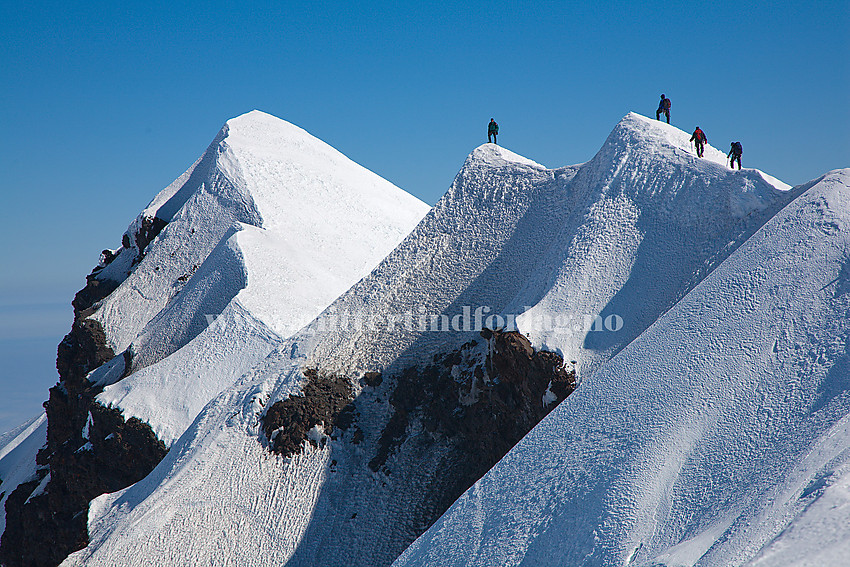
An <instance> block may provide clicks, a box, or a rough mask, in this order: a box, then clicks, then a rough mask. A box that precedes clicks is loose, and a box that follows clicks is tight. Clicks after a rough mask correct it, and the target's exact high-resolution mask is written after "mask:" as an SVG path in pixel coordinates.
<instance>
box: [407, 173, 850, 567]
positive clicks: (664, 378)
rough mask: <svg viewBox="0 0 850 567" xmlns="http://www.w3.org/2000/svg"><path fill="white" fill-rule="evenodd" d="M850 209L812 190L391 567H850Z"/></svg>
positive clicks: (833, 183)
mask: <svg viewBox="0 0 850 567" xmlns="http://www.w3.org/2000/svg"><path fill="white" fill-rule="evenodd" d="M848 201H850V170H841V171H835V172H832V173H830V174H828V175H826V176H825V177H824V178H822V179H821V180H818V181H817V182H816V183H814V184H813V186H811V187H809V188H808V189H807V190H806V192H805V193H803V194H802V195H801V196H799V197H798V198H797V199H796V200H795V201H794V202H792V203H791V204H789V205H788V206H787V207H785V208H784V210H782V211H781V212H780V213H779V214H777V215H776V216H775V217H774V218H773V219H772V220H770V221H769V222H768V223H767V224H766V225H765V226H764V227H762V229H761V230H759V231H758V232H757V233H756V234H755V235H754V236H752V237H751V238H750V239H749V240H748V241H747V242H746V243H744V244H743V245H742V246H741V247H740V248H738V250H736V251H735V252H734V253H733V254H732V256H731V257H730V258H728V259H727V260H726V261H724V262H723V263H722V264H721V265H720V266H719V267H718V268H717V269H716V270H715V271H714V272H713V273H711V274H710V275H709V276H708V277H707V278H705V279H704V280H703V281H702V282H701V283H700V284H699V285H698V286H697V287H696V288H695V289H694V290H692V291H691V292H690V293H688V294H687V295H686V296H685V297H684V298H683V299H682V300H681V301H679V302H678V303H677V304H676V305H675V306H674V307H673V308H672V309H670V310H669V311H668V312H667V313H665V314H664V315H663V316H662V317H661V318H660V319H659V320H658V321H657V322H656V323H654V324H653V325H652V326H651V327H650V328H649V329H648V330H647V331H646V332H644V333H642V334H641V335H640V336H639V337H638V338H637V339H636V340H635V341H634V342H632V343H631V344H630V345H628V346H627V347H626V348H625V349H624V350H623V351H622V352H620V353H619V354H618V355H617V356H615V357H614V358H613V359H611V360H610V361H608V362H607V363H606V364H604V365H602V367H601V368H600V369H599V370H598V371H597V372H596V373H595V374H593V376H592V377H591V378H590V379H589V380H586V381H585V382H584V383H583V384H582V386H581V387H580V388H579V389H578V390H577V391H576V392H575V393H574V394H573V395H572V396H570V397H569V398H568V399H567V400H566V401H565V402H564V403H562V404H561V405H560V406H559V407H558V408H557V409H556V410H554V411H553V412H552V413H551V414H549V416H547V417H546V418H545V419H544V421H543V422H541V423H540V424H539V425H538V426H537V427H536V428H535V429H534V430H532V432H531V433H530V434H529V435H527V436H526V437H525V438H524V439H523V440H522V441H521V442H520V443H519V444H518V445H517V446H516V447H514V449H513V450H511V451H510V452H509V453H508V455H507V456H506V457H505V458H504V459H502V461H501V462H500V463H498V464H497V465H496V467H494V468H493V469H492V470H491V471H490V472H489V473H488V474H487V475H485V477H484V478H483V479H481V480H480V481H479V482H478V483H477V484H476V485H475V486H474V487H473V488H471V489H470V490H469V491H467V493H466V494H464V495H463V496H462V497H461V498H460V499H459V500H458V501H457V502H455V504H454V505H453V506H452V507H451V508H450V509H449V511H448V512H447V513H446V514H445V515H444V516H443V517H442V518H441V519H440V520H438V522H437V523H436V524H435V525H434V526H432V527H431V529H430V530H429V531H428V532H426V534H424V535H423V536H422V537H421V538H419V540H417V542H416V543H414V544H413V545H412V546H411V547H410V548H408V549H407V551H406V552H405V553H404V554H403V555H402V557H401V558H399V559H398V560H397V561H396V562H395V563H394V565H397V566H399V567H401V566H409V565H469V566H472V565H588V566H591V565H645V566H649V565H665V566H670V567H673V566H684V565H687V566H690V565H695V564H699V565H702V566H712V565H717V566H723V565H741V564H754V565H795V564H796V565H814V564H821V565H826V564H835V565H838V564H843V563H844V562H846V557H847V556H846V551H847V549H848V543H847V542H848V541H850V523H848V522H847V518H848V494H847V478H848V476H847V467H848V465H850V428H849V427H850V395H848V376H850V375H849V374H848V369H850V359H848V354H847V352H848V351H847V347H848V339H850V293H848V292H850V271H849V270H848V265H850V264H848V262H850V256H848V250H850V248H849V247H848V227H850V207H848V205H847V203H848ZM833 561H837V562H833Z"/></svg>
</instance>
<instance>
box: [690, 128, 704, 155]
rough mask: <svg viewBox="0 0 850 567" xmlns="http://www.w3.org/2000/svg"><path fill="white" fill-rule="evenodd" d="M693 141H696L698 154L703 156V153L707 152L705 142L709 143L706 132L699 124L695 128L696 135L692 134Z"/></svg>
mask: <svg viewBox="0 0 850 567" xmlns="http://www.w3.org/2000/svg"><path fill="white" fill-rule="evenodd" d="M691 142H695V143H696V146H697V156H698V157H702V154H703V153H704V152H705V144H707V143H708V138H706V137H705V132H703V131H702V130H700V128H699V126H697V128H696V130H694V135H693V136H691Z"/></svg>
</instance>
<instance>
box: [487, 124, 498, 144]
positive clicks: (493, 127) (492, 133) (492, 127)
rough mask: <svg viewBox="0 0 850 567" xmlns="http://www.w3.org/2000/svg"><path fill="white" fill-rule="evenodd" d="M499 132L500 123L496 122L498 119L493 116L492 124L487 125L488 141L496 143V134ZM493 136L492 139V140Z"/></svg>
mask: <svg viewBox="0 0 850 567" xmlns="http://www.w3.org/2000/svg"><path fill="white" fill-rule="evenodd" d="M498 133H499V125H498V124H496V121H495V120H493V119H492V118H491V119H490V124H488V125H487V142H488V143H489V142H491V141H492V142H493V143H494V144H495V143H496V134H498ZM491 137H492V138H493V139H492V140H490V138H491Z"/></svg>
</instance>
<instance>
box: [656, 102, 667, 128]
mask: <svg viewBox="0 0 850 567" xmlns="http://www.w3.org/2000/svg"><path fill="white" fill-rule="evenodd" d="M662 113H663V114H664V116H666V117H667V124H670V99H669V98H666V97H665V96H664V95H661V101H660V102H659V103H658V110H656V111H655V119H656V120H661V114H662Z"/></svg>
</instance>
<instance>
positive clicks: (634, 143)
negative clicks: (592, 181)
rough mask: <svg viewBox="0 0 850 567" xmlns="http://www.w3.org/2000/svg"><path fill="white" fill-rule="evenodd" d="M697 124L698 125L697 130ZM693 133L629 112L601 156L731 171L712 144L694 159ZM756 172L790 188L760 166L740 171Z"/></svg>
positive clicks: (773, 183) (769, 181) (782, 188)
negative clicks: (641, 156) (638, 156)
mask: <svg viewBox="0 0 850 567" xmlns="http://www.w3.org/2000/svg"><path fill="white" fill-rule="evenodd" d="M697 126H698V125H696V124H695V125H694V129H696V128H697ZM706 134H709V133H708V132H707V133H706ZM692 135H693V134H692V133H688V132H686V131H684V130H681V129H679V128H677V127H676V126H672V125H670V124H667V123H665V122H661V121H660V120H655V119H652V118H648V117H646V116H642V115H640V114H637V113H636V112H629V113H628V114H627V115H625V116H624V117H623V118H622V120H620V122H619V123H618V124H617V126H616V127H615V128H614V129H613V130H612V131H611V134H610V135H609V136H608V139H607V140H606V141H605V144H604V145H603V147H602V149H601V150H600V151H599V154H598V155H600V156H605V157H606V158H609V157H611V156H622V155H623V154H624V153H628V152H630V151H636V152H644V153H649V154H652V155H654V156H656V157H658V158H664V159H666V160H673V161H675V162H680V163H685V162H690V163H691V164H692V165H695V166H698V168H699V169H702V170H704V171H710V170H711V169H712V167H713V165H717V166H720V170H721V171H728V165H727V164H728V161H727V157H726V153H724V152H722V151H720V150H718V149H717V148H715V147H714V146H712V145H711V144H709V143H706V144H705V153H704V154H703V157H702V158H701V159H699V160H698V161H694V158H695V157H696V150H695V147H694V143H693V142H691V136H692ZM724 143H726V142H724ZM753 173H754V174H755V175H757V176H758V177H760V178H761V179H760V181H764V182H766V183H767V184H769V185H771V186H773V187H774V188H775V189H779V190H780V191H787V190H788V189H790V188H791V186H790V185H788V184H787V183H784V182H782V181H780V180H778V179H776V178H775V177H773V176H771V175H768V174H766V173H764V172H762V171H760V170H758V169H752V168H745V169H743V170H741V172H739V174H740V175H746V176H752V174H753Z"/></svg>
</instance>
